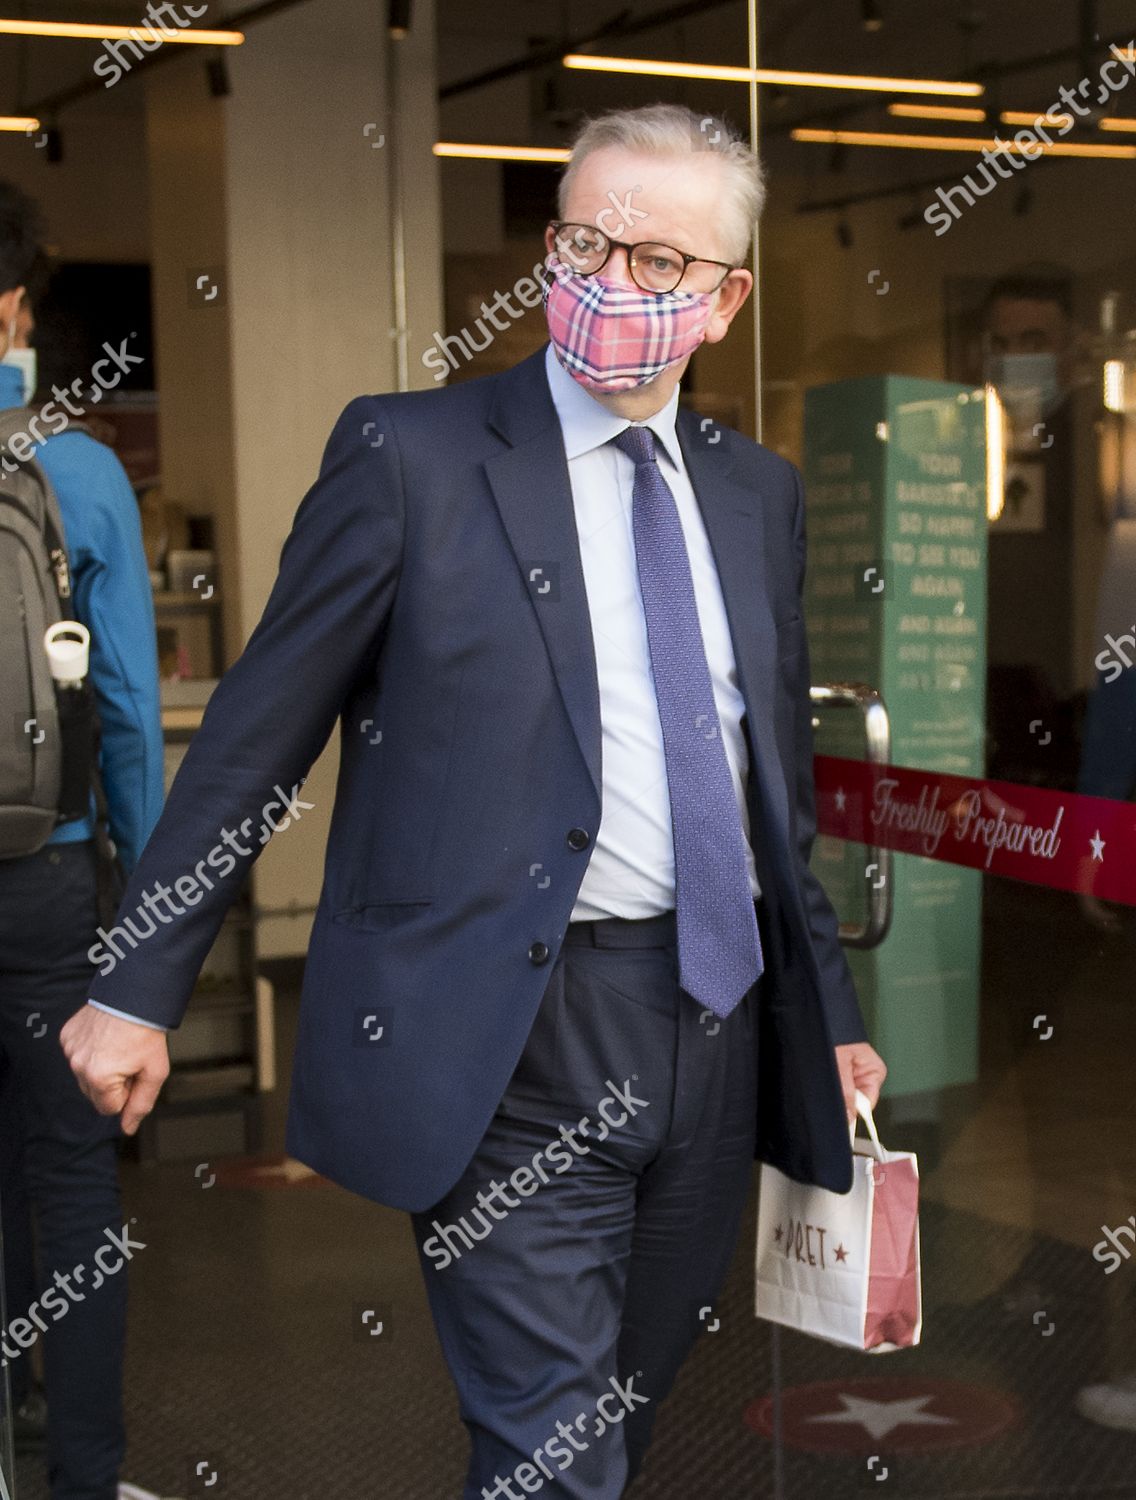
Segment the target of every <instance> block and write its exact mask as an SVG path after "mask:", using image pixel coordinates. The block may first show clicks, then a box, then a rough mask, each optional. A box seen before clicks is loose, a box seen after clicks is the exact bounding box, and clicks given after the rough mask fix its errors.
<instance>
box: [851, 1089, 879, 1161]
mask: <svg viewBox="0 0 1136 1500" xmlns="http://www.w3.org/2000/svg"><path fill="white" fill-rule="evenodd" d="M861 1120H863V1122H864V1124H865V1125H866V1126H867V1127H868V1137H869V1139H870V1140H871V1142H872V1145H873V1146H874V1147H875V1153H876V1160H877V1161H881V1162H882V1161H883V1159H884V1148H883V1146H882V1145H881V1143H880V1137H879V1132H878V1131H877V1130H876V1122H875V1120H874V1119H873V1118H872V1106H871V1104H870V1103H869V1102H868V1096H867V1095H866V1094H862V1093H861V1092H860V1090H859V1089H857V1090H856V1119H854V1120H852V1121H850V1123H849V1125H848V1134H849V1135H850V1136H851V1138H852V1145H853V1147H855V1145H856V1126H857V1125H858V1124H859V1122H860V1121H861Z"/></svg>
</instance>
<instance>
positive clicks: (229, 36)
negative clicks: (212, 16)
mask: <svg viewBox="0 0 1136 1500" xmlns="http://www.w3.org/2000/svg"><path fill="white" fill-rule="evenodd" d="M0 36H52V37H76V38H81V39H88V38H89V39H93V40H96V41H107V42H115V41H131V40H135V41H136V40H139V39H141V40H144V41H159V42H196V43H198V44H199V45H201V46H210V47H238V46H240V44H241V43H242V42H243V41H244V39H245V37H244V32H243V31H206V30H204V29H203V28H199V27H193V26H187V27H184V28H183V27H175V26H171V27H169V28H168V29H167V28H165V27H157V26H144V25H141V24H139V25H138V26H104V25H100V24H95V23H92V22H87V21H4V20H0Z"/></svg>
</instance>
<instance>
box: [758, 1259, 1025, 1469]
mask: <svg viewBox="0 0 1136 1500" xmlns="http://www.w3.org/2000/svg"><path fill="white" fill-rule="evenodd" d="M840 1248H841V1249H843V1246H841V1247H840ZM845 1253H846V1254H847V1252H845ZM1021 1420H1022V1413H1021V1407H1020V1406H1019V1404H1018V1402H1017V1400H1016V1399H1015V1398H1014V1397H1013V1396H1011V1395H1010V1394H1009V1393H1008V1392H1006V1391H1002V1390H998V1389H996V1388H994V1387H992V1386H980V1385H967V1384H965V1383H964V1382H963V1381H959V1380H937V1379H933V1378H931V1377H926V1378H923V1379H917V1378H915V1377H904V1378H899V1377H897V1378H888V1377H880V1378H878V1379H872V1378H865V1379H862V1380H856V1379H852V1380H821V1381H816V1382H814V1383H813V1384H810V1385H797V1386H788V1387H786V1388H785V1390H784V1391H783V1392H782V1393H781V1436H782V1440H783V1441H784V1442H785V1444H786V1445H787V1446H788V1447H791V1448H797V1449H802V1450H804V1451H806V1452H812V1453H856V1454H862V1453H873V1452H877V1451H878V1450H879V1448H880V1446H881V1445H883V1444H885V1443H886V1447H887V1451H888V1452H889V1453H898V1452H905V1451H906V1452H912V1453H916V1452H929V1451H933V1450H935V1449H942V1448H958V1447H964V1446H967V1445H969V1444H980V1443H988V1442H991V1441H992V1440H993V1439H994V1438H995V1437H997V1436H998V1435H999V1434H1000V1433H1002V1432H1003V1431H1004V1430H1005V1429H1006V1428H1007V1427H1011V1426H1013V1425H1016V1424H1017V1423H1019V1422H1020V1421H1021ZM744 1421H745V1424H746V1426H747V1427H749V1428H750V1429H751V1430H752V1431H753V1432H756V1433H759V1434H760V1435H761V1436H762V1437H766V1438H771V1437H772V1436H773V1435H774V1416H773V1397H772V1396H771V1395H769V1396H762V1397H759V1398H758V1399H757V1400H756V1401H751V1402H750V1404H749V1405H748V1406H747V1407H746V1408H745V1412H744Z"/></svg>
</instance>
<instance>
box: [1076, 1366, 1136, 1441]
mask: <svg viewBox="0 0 1136 1500" xmlns="http://www.w3.org/2000/svg"><path fill="white" fill-rule="evenodd" d="M1074 1405H1075V1406H1076V1408H1077V1410H1078V1411H1079V1412H1080V1413H1081V1415H1082V1416H1083V1417H1088V1419H1089V1421H1090V1422H1097V1423H1099V1424H1100V1426H1102V1427H1115V1428H1116V1429H1117V1430H1118V1431H1119V1432H1136V1375H1126V1376H1125V1377H1124V1378H1123V1379H1122V1380H1114V1381H1111V1382H1109V1383H1107V1384H1103V1385H1086V1386H1082V1388H1081V1389H1080V1390H1079V1391H1078V1392H1077V1398H1076V1401H1075V1402H1074Z"/></svg>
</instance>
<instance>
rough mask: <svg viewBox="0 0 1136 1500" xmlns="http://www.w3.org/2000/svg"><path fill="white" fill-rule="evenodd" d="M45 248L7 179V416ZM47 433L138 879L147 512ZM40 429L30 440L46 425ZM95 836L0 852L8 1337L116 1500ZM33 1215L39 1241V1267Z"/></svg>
mask: <svg viewBox="0 0 1136 1500" xmlns="http://www.w3.org/2000/svg"><path fill="white" fill-rule="evenodd" d="M40 239H41V235H40V224H39V216H38V212H37V210H36V207H35V205H34V204H33V203H32V202H31V201H30V200H29V199H27V198H26V197H25V196H24V195H23V194H22V193H20V192H19V191H18V190H16V189H14V188H12V187H10V186H9V185H7V184H4V183H0V409H7V408H10V407H14V406H21V405H26V404H28V402H29V401H30V400H31V399H32V397H33V396H34V395H35V384H36V382H35V374H34V364H35V361H34V351H32V350H30V349H29V348H28V347H27V336H28V334H29V333H30V331H31V328H30V323H31V320H30V317H29V316H28V307H27V298H26V289H27V286H28V282H29V280H30V279H31V278H32V277H33V275H34V270H35V266H36V264H37V262H40V261H42V252H41V250H40ZM21 345H23V346H24V347H22V348H21V347H20V346H21ZM80 373H82V372H76V375H79V374H80ZM84 384H85V382H83V381H80V382H79V383H78V386H77V389H78V390H80V391H82V389H83V388H84ZM28 416H29V421H31V419H32V418H33V417H34V411H33V410H29V413H28ZM75 420H79V419H78V418H76V419H75ZM68 425H70V423H68ZM40 430H41V431H42V428H41V429H40ZM48 430H49V431H53V432H54V435H52V436H49V437H46V439H45V440H44V441H43V442H42V443H39V444H37V448H36V457H37V458H38V460H39V462H40V463H41V465H42V466H43V468H44V470H45V472H46V473H47V475H48V478H49V479H50V480H51V483H52V486H53V487H54V490H55V493H56V495H57V497H58V500H59V507H60V511H61V513H62V517H63V525H64V530H65V532H66V542H67V552H68V557H69V561H70V566H71V578H72V592H73V603H72V611H73V614H74V616H75V618H77V619H78V620H80V621H81V622H82V623H83V624H84V625H86V626H87V628H88V629H89V630H90V632H91V657H90V673H91V679H92V684H93V687H94V690H95V695H96V699H97V702H98V709H99V717H100V721H101V730H102V745H101V753H100V767H101V773H102V780H103V784H104V787H105V790H106V800H107V809H108V822H109V832H110V836H111V839H112V840H113V843H114V845H115V846H116V849H117V852H118V856H119V859H120V860H121V862H122V865H123V867H124V869H125V870H126V871H127V872H129V871H130V870H131V869H132V868H133V867H134V865H135V864H136V862H137V860H138V856H139V854H140V853H141V850H142V847H143V845H144V844H145V842H146V840H147V838H148V837H149V834H150V831H151V829H152V828H153V826H154V824H155V822H156V821H157V818H158V815H159V813H160V811H161V806H162V799H163V768H162V762H163V757H162V734H161V723H160V715H159V703H158V663H157V643H156V635H155V629H154V607H153V598H152V594H151V590H150V581H149V574H148V570H147V566H146V558H145V554H144V552H143V548H142V532H141V523H140V518H139V512H138V505H137V502H136V500H135V497H134V493H133V490H132V489H131V485H130V481H129V479H128V478H127V476H126V473H125V471H124V470H123V468H122V465H121V464H120V463H119V461H118V459H117V458H116V457H115V455H114V454H113V453H112V452H111V450H110V449H109V448H107V447H106V446H104V445H103V444H102V443H99V442H96V441H95V439H94V438H93V437H91V436H90V435H89V434H88V433H86V432H83V431H79V430H75V431H69V430H67V428H66V427H63V428H62V430H60V429H59V427H58V424H55V425H54V426H53V427H51V428H49V429H48ZM30 431H31V435H32V436H33V438H34V437H35V436H36V431H37V429H36V428H35V427H32V428H31V429H30ZM94 835H95V822H94V808H93V803H92V813H91V816H89V817H87V818H85V819H79V820H76V821H73V822H69V823H64V824H61V825H60V826H59V827H58V828H57V829H56V830H55V832H54V833H53V834H52V835H51V837H50V839H49V840H48V842H47V843H46V844H45V845H44V846H43V848H42V849H40V850H39V851H37V852H36V853H35V854H31V855H25V856H22V857H19V858H16V859H6V860H0V1118H2V1119H3V1122H4V1124H3V1129H2V1130H0V1137H2V1139H0V1193H2V1194H3V1198H4V1202H3V1208H4V1230H5V1236H4V1238H5V1247H4V1248H5V1269H6V1271H9V1272H10V1273H11V1275H10V1281H9V1287H8V1297H7V1318H8V1322H7V1325H6V1326H5V1328H4V1329H2V1330H0V1340H2V1344H3V1358H4V1360H5V1362H6V1364H7V1367H8V1375H9V1378H10V1381H11V1386H12V1391H13V1398H14V1403H15V1404H16V1405H17V1406H18V1405H19V1404H20V1402H21V1399H22V1398H23V1397H25V1396H26V1394H27V1392H28V1390H29V1386H30V1381H31V1358H32V1349H33V1348H34V1347H35V1345H37V1344H38V1345H39V1346H40V1349H41V1352H42V1357H43V1360H44V1371H45V1382H46V1388H47V1447H48V1474H49V1481H50V1487H51V1497H52V1500H117V1497H118V1496H119V1494H120V1490H119V1478H118V1476H119V1469H120V1467H121V1464H122V1459H123V1455H124V1451H125V1430H124V1423H123V1403H122V1376H123V1353H124V1342H125V1320H126V1274H125V1269H124V1268H123V1265H124V1257H122V1256H121V1255H118V1258H117V1261H116V1259H115V1257H116V1255H117V1252H116V1251H114V1250H113V1249H109V1250H108V1249H107V1248H106V1247H107V1246H108V1244H110V1240H109V1238H108V1236H110V1235H121V1228H122V1226H123V1225H124V1224H125V1223H126V1219H125V1216H124V1215H123V1212H122V1208H121V1204H120V1197H119V1185H118V1165H117V1155H116V1147H115V1137H116V1135H117V1126H116V1124H115V1122H114V1121H108V1120H107V1119H105V1118H104V1117H103V1116H100V1115H99V1114H98V1113H97V1112H96V1111H95V1109H94V1108H93V1107H92V1106H91V1105H90V1104H89V1103H88V1101H87V1100H86V1099H85V1098H84V1097H83V1095H82V1094H81V1093H80V1091H79V1088H78V1085H77V1084H76V1082H75V1079H74V1078H73V1076H72V1074H71V1071H70V1069H69V1068H68V1066H67V1064H66V1061H65V1059H64V1057H63V1054H62V1051H61V1050H60V1047H59V1045H58V1039H59V1032H60V1029H61V1027H62V1025H63V1023H64V1022H65V1021H66V1020H67V1018H68V1017H69V1016H70V1015H72V1014H73V1013H74V1011H75V1009H76V1008H77V1007H78V1006H79V1005H81V1004H82V1003H83V1001H84V1000H85V998H86V992H87V988H88V986H89V983H90V979H91V976H92V972H93V966H92V964H91V961H90V959H89V958H88V956H87V950H88V949H89V948H90V947H91V945H92V943H93V941H94V939H95V935H96V929H97V926H98V922H99V916H98V901H97V865H96V852H95V839H94ZM29 1207H30V1211H31V1215H32V1217H33V1218H34V1220H35V1224H36V1229H37V1231H38V1233H37V1239H38V1274H32V1275H29V1272H28V1269H27V1268H28V1267H29V1266H30V1265H31V1255H30V1248H29V1246H28V1243H27V1239H28V1233H27V1232H28V1209H29ZM96 1257H98V1259H96ZM112 1265H118V1266H119V1270H118V1271H117V1272H114V1273H112V1272H111V1271H110V1269H109V1268H110V1267H111V1266H112ZM77 1267H83V1268H84V1269H83V1271H82V1273H79V1274H77V1272H76V1268H77ZM100 1268H101V1269H102V1270H103V1272H104V1273H105V1274H103V1275H102V1276H101V1277H100V1275H99V1271H100ZM29 1282H30V1284H29ZM96 1282H97V1283H98V1289H97V1291H96V1290H95V1289H94V1285H95V1283H96ZM84 1286H85V1287H86V1288H87V1289H88V1290H87V1294H86V1295H81V1289H82V1288H83V1287H84ZM65 1288H71V1291H70V1292H66V1293H65ZM134 1493H137V1494H144V1493H145V1492H144V1491H135V1492H134Z"/></svg>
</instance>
